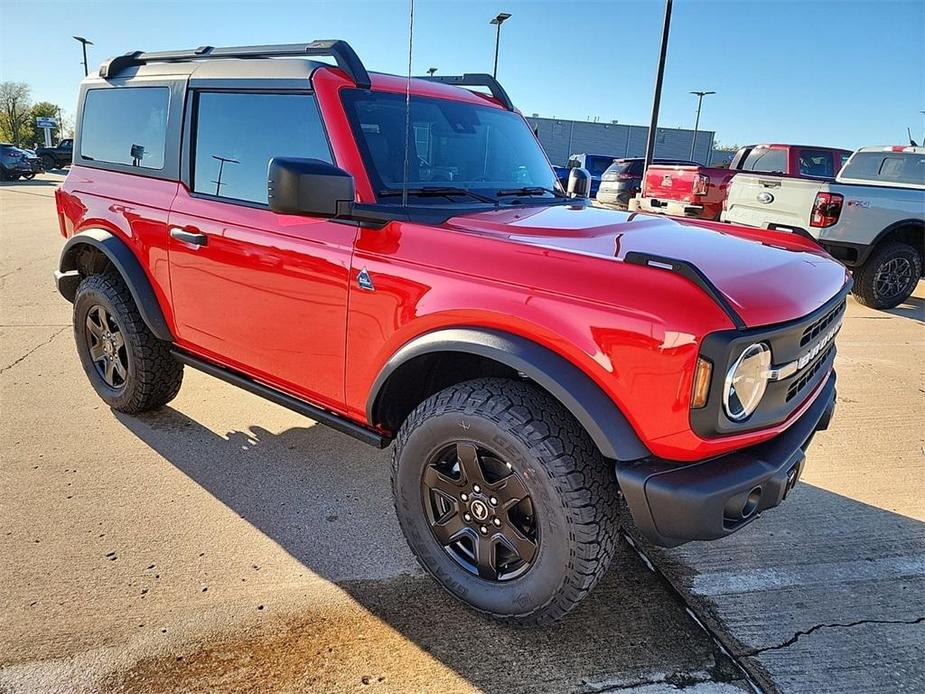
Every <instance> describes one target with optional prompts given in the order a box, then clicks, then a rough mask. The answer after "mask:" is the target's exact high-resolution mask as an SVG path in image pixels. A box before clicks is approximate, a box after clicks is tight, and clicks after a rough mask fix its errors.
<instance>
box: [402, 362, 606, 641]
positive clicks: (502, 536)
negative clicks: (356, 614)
mask: <svg viewBox="0 0 925 694" xmlns="http://www.w3.org/2000/svg"><path fill="white" fill-rule="evenodd" d="M392 490H393V494H394V498H395V509H396V512H397V514H398V519H399V522H400V524H401V527H402V531H403V532H404V534H405V538H406V539H407V540H408V544H409V545H410V546H411V549H412V551H413V552H414V553H415V555H416V556H417V558H418V560H419V561H420V563H421V565H422V566H423V567H424V568H425V569H426V570H427V571H428V572H429V573H430V574H431V575H432V576H433V577H434V578H435V579H436V580H437V581H438V582H440V583H441V584H442V585H443V587H444V588H445V589H446V590H447V591H449V592H450V593H451V594H452V595H454V596H455V597H456V598H458V599H460V600H462V601H463V602H465V603H467V604H468V605H470V606H471V607H473V608H475V609H476V610H479V611H481V612H483V613H486V614H488V615H490V616H492V617H495V618H498V619H503V620H507V621H512V622H516V623H519V624H531V625H532V624H541V623H546V622H551V621H554V620H556V619H559V618H561V617H563V616H564V615H565V614H567V613H568V612H569V611H571V610H572V609H573V608H574V607H575V606H576V605H577V604H578V603H579V602H580V601H581V600H582V599H584V597H585V596H586V595H587V594H588V593H589V592H590V590H591V589H592V588H593V587H594V586H595V585H596V584H597V582H598V580H599V579H600V578H601V576H603V574H604V573H605V572H606V570H607V568H608V566H609V565H610V562H611V559H612V558H613V555H614V552H615V549H616V543H617V530H618V525H619V507H618V502H617V498H618V496H617V486H616V481H615V479H614V476H613V474H612V472H611V470H610V466H609V465H607V463H606V462H605V461H604V459H603V458H602V457H601V455H600V453H599V452H598V450H597V448H596V446H595V445H594V443H593V442H592V441H591V439H590V438H589V437H588V435H587V433H586V432H585V431H584V430H583V429H582V428H581V427H580V426H579V425H578V423H577V422H576V421H575V420H574V418H573V417H572V416H571V415H570V414H569V413H568V411H566V410H565V409H564V408H563V407H562V406H561V405H559V403H558V402H556V401H555V400H553V399H552V397H551V396H549V395H548V394H547V393H545V392H544V391H541V390H539V389H537V388H535V387H533V386H531V385H529V384H527V383H522V382H518V381H510V380H504V379H479V380H475V381H468V382H466V383H462V384H459V385H456V386H453V387H450V388H447V389H446V390H443V391H441V392H439V393H437V394H436V395H434V396H432V397H431V398H429V399H428V400H426V401H425V402H423V403H422V404H421V405H420V406H418V407H417V409H415V410H414V412H412V413H411V415H410V416H409V417H408V419H407V420H406V421H405V423H404V424H403V425H402V427H401V430H400V431H399V434H398V439H397V441H396V443H395V447H394V450H393V458H392Z"/></svg>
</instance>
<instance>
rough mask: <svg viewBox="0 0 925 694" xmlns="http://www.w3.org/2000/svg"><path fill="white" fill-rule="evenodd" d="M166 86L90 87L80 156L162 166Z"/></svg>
mask: <svg viewBox="0 0 925 694" xmlns="http://www.w3.org/2000/svg"><path fill="white" fill-rule="evenodd" d="M169 102H170V90H169V89H167V87H118V88H114V89H91V90H89V91H88V92H87V96H86V98H85V100H84V110H83V119H82V121H81V133H80V156H81V157H82V158H84V159H89V160H91V161H96V162H105V163H109V164H122V165H124V166H131V167H137V168H140V169H155V170H160V169H163V168H164V150H165V148H166V143H167V109H168V107H169Z"/></svg>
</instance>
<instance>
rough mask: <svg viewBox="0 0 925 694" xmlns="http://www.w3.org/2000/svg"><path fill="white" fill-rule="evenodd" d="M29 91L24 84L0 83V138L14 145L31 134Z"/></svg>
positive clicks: (27, 86)
mask: <svg viewBox="0 0 925 694" xmlns="http://www.w3.org/2000/svg"><path fill="white" fill-rule="evenodd" d="M31 91H32V90H31V89H30V88H29V85H28V84H26V83H25V82H0V137H2V139H4V140H8V141H9V142H11V143H12V144H14V145H19V144H22V143H23V142H24V141H25V140H26V138H27V137H28V136H29V135H31V134H32V127H31V125H30V120H29V119H30V118H31V117H32V104H31V101H32V100H31ZM33 122H34V121H33Z"/></svg>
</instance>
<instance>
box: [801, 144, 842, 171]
mask: <svg viewBox="0 0 925 694" xmlns="http://www.w3.org/2000/svg"><path fill="white" fill-rule="evenodd" d="M800 175H802V176H815V177H818V178H831V177H832V176H834V175H835V172H834V171H833V170H832V153H831V152H826V151H824V150H819V149H804V150H801V151H800Z"/></svg>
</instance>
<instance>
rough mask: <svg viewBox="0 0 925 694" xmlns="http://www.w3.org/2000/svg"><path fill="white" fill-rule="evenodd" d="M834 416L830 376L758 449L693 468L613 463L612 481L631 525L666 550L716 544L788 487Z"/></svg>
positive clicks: (775, 502) (656, 463)
mask: <svg viewBox="0 0 925 694" xmlns="http://www.w3.org/2000/svg"><path fill="white" fill-rule="evenodd" d="M834 410H835V372H834V371H833V372H832V373H831V374H830V375H829V377H828V379H827V380H826V382H825V384H824V385H823V386H822V387H821V388H820V391H819V393H818V394H817V396H816V399H815V401H814V402H813V403H812V405H810V407H809V408H808V409H807V410H806V412H804V413H803V415H802V416H801V417H800V418H799V419H798V420H797V421H796V422H794V423H793V424H792V425H791V426H790V427H789V428H788V429H787V430H786V431H784V432H783V433H782V434H780V435H779V436H776V437H775V438H773V439H771V440H770V441H766V442H764V443H761V444H759V445H757V446H752V447H751V448H746V449H743V450H741V451H736V452H734V453H729V454H726V455H724V456H721V457H719V458H712V459H710V460H705V461H703V462H700V463H691V464H687V465H684V464H678V463H673V462H670V461H666V460H659V459H656V458H646V459H644V460H641V461H636V462H633V463H617V465H616V474H617V481H618V482H619V484H620V489H621V491H622V492H623V496H624V497H625V498H626V502H627V505H628V506H629V509H630V513H632V515H633V521H634V523H635V524H636V526H637V528H638V529H639V531H640V532H641V533H642V534H643V536H645V537H646V538H647V539H648V540H650V541H651V542H653V543H655V544H657V545H662V546H665V547H674V546H676V545H680V544H683V543H685V542H690V541H691V540H716V539H719V538H721V537H725V536H726V535H731V534H732V533H734V532H736V531H737V530H740V529H741V528H743V527H745V526H746V525H748V524H749V523H751V522H752V521H753V520H755V518H757V517H758V516H759V515H760V513H761V512H762V511H766V510H768V509H770V508H774V507H775V506H777V505H778V504H780V503H781V502H782V501H783V500H784V499H785V498H786V497H787V494H788V493H789V492H790V490H791V489H793V486H794V485H795V484H796V482H797V480H798V479H799V477H800V473H801V472H802V471H803V463H804V462H805V460H806V455H805V453H806V449H807V448H808V447H809V444H810V442H811V441H812V439H813V436H814V435H815V433H816V432H817V431H823V430H825V429H827V428H828V426H829V422H830V421H831V419H832V414H833V412H834Z"/></svg>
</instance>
